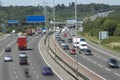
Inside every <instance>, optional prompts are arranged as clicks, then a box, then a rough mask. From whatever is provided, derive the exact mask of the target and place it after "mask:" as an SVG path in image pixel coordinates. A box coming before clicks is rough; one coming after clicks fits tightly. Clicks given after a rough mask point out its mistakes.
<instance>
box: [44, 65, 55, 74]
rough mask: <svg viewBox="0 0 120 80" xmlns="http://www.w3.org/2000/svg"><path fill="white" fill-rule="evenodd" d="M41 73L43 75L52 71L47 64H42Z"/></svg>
mask: <svg viewBox="0 0 120 80" xmlns="http://www.w3.org/2000/svg"><path fill="white" fill-rule="evenodd" d="M42 74H43V75H52V74H53V71H52V69H51V68H50V67H49V66H44V67H43V68H42Z"/></svg>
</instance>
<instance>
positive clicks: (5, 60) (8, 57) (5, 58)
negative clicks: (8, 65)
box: [4, 54, 13, 62]
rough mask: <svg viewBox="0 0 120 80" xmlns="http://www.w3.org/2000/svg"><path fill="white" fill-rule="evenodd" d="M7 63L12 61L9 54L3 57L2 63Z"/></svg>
mask: <svg viewBox="0 0 120 80" xmlns="http://www.w3.org/2000/svg"><path fill="white" fill-rule="evenodd" d="M9 61H13V60H12V56H11V54H6V55H5V57H4V62H9Z"/></svg>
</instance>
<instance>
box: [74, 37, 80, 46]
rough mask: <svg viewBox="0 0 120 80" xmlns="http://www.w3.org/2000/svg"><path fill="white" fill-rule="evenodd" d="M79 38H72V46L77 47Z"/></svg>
mask: <svg viewBox="0 0 120 80" xmlns="http://www.w3.org/2000/svg"><path fill="white" fill-rule="evenodd" d="M79 44H80V38H75V37H74V38H73V47H79Z"/></svg>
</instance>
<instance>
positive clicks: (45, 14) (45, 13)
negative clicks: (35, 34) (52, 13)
mask: <svg viewBox="0 0 120 80" xmlns="http://www.w3.org/2000/svg"><path fill="white" fill-rule="evenodd" d="M46 4H47V3H46V2H45V0H43V6H44V16H45V28H46V22H47V21H46V20H47V19H46V18H47V12H46V11H47V10H46Z"/></svg>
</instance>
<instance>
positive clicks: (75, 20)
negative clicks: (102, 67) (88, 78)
mask: <svg viewBox="0 0 120 80" xmlns="http://www.w3.org/2000/svg"><path fill="white" fill-rule="evenodd" d="M77 27H78V26H77V0H75V37H76V41H77ZM76 46H77V44H76ZM76 77H77V78H78V53H77V47H76Z"/></svg>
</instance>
